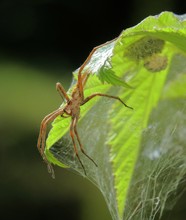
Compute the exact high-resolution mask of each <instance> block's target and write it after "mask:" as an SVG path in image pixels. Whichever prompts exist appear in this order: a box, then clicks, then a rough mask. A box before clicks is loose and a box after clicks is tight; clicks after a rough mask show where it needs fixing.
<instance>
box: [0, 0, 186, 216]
mask: <svg viewBox="0 0 186 220" xmlns="http://www.w3.org/2000/svg"><path fill="white" fill-rule="evenodd" d="M162 11H173V12H174V13H176V14H184V13H185V12H186V1H181V0H175V1H173V0H172V1H171V0H163V1H161V0H157V1H155V0H154V1H149V0H139V1H137V0H130V1H122V2H119V1H106V0H103V1H101V0H99V1H98V0H94V1H85V0H77V1H75V0H74V1H72V0H68V1H67V0H64V1H63V0H26V1H25V0H19V1H18V0H17V1H16V0H1V1H0V164H1V166H0V171H1V172H0V219H2V220H4V219H12V218H16V219H20V220H21V219H45V220H47V219H51V218H52V219H57V218H60V219H61V220H62V219H65V220H67V219H69V220H73V219H76V220H93V219H103V220H104V219H105V220H106V219H107V220H109V219H111V218H110V214H109V213H108V210H107V207H106V204H105V202H104V200H103V198H102V195H101V193H100V192H99V191H98V190H97V189H96V188H95V187H94V186H93V185H92V184H91V183H89V182H88V181H87V180H85V179H83V178H81V177H79V176H78V175H75V174H73V173H70V172H69V171H67V170H65V169H61V168H58V167H56V168H55V170H56V179H55V180H53V179H51V177H50V175H49V174H48V173H47V170H46V167H45V165H44V163H43V162H42V159H41V158H40V156H39V153H38V152H37V148H36V142H37V136H38V131H39V125H40V121H41V120H42V118H43V117H44V116H45V115H46V114H48V113H50V112H51V111H53V110H55V109H56V108H58V106H59V105H60V103H61V98H60V97H59V96H58V94H57V93H56V91H55V83H56V82H57V81H60V82H61V83H62V84H63V85H64V87H65V88H66V89H67V88H68V87H69V85H70V81H71V72H72V71H73V70H75V69H76V68H78V67H79V66H80V65H81V64H82V63H83V61H84V60H85V58H86V57H87V55H88V53H89V52H90V51H91V49H92V48H93V47H94V46H97V45H99V44H101V43H104V42H106V41H108V40H111V39H113V38H115V37H117V36H118V35H119V34H120V32H121V31H122V30H123V29H126V28H128V27H131V26H134V25H136V24H137V23H139V22H140V21H141V20H142V19H144V18H146V17H147V16H149V15H156V14H159V13H160V12H162ZM182 198H183V197H182ZM184 208H185V207H184V205H183V202H182V199H181V200H180V202H179V203H178V205H177V207H176V208H175V209H174V210H173V211H172V212H167V213H166V216H165V218H164V219H174V220H182V219H185V218H184V217H183V216H184V215H186V213H185V212H184Z"/></svg>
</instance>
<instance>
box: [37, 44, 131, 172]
mask: <svg viewBox="0 0 186 220" xmlns="http://www.w3.org/2000/svg"><path fill="white" fill-rule="evenodd" d="M108 43H110V42H107V43H105V44H108ZM105 44H102V45H100V46H97V47H95V48H93V50H92V51H91V52H90V54H89V56H88V57H87V59H86V60H85V62H84V63H83V65H82V66H81V67H80V68H79V71H78V80H77V84H76V85H75V87H74V89H73V91H72V95H71V98H70V97H69V96H68V95H67V93H66V91H65V89H64V88H63V86H62V85H61V84H60V83H59V82H58V83H56V89H57V91H58V92H59V94H60V95H61V96H62V97H64V98H65V100H66V104H65V106H64V107H60V108H58V109H57V110H56V111H53V112H52V113H50V114H49V115H47V116H46V117H45V118H44V119H43V120H42V122H41V127H40V132H39V137H38V143H37V147H38V150H39V152H40V154H41V156H42V158H43V160H44V161H45V162H46V163H47V165H48V169H49V172H51V173H52V174H53V176H54V171H53V168H52V165H51V164H50V163H49V161H48V160H47V158H46V156H45V154H44V151H45V141H46V131H47V125H48V124H49V123H50V122H52V121H53V120H54V119H55V118H56V117H57V116H59V115H60V116H62V117H71V118H72V121H71V125H70V136H71V138H72V142H73V146H74V151H75V154H76V157H77V159H78V160H79V162H80V164H81V166H82V168H83V170H84V173H85V175H86V171H85V168H84V165H83V163H82V162H81V159H80V157H79V154H78V149H77V146H76V141H75V137H76V140H77V142H78V144H79V146H80V149H81V152H82V153H83V154H84V155H85V156H86V157H88V158H89V159H90V160H91V161H92V162H93V163H94V164H95V166H97V164H96V162H95V161H94V160H93V159H92V158H91V157H90V156H88V155H87V154H86V152H85V151H84V149H83V146H82V144H81V141H80V138H79V135H78V132H77V123H78V119H79V115H80V106H82V105H84V104H86V103H87V102H88V101H89V100H91V99H92V98H94V97H96V96H104V97H108V98H112V99H117V100H119V101H120V102H121V103H122V104H123V105H124V106H125V107H128V108H131V107H129V106H128V105H126V104H125V103H124V102H123V101H122V100H121V99H120V98H119V97H117V96H112V95H107V94H102V93H94V94H92V95H90V96H88V97H86V98H84V91H83V89H84V87H85V84H86V81H87V79H88V77H89V72H88V71H86V72H85V73H83V74H82V71H83V69H84V67H85V65H86V64H87V63H88V62H89V60H90V59H91V56H92V54H93V53H94V52H95V51H96V50H97V49H98V48H100V47H102V46H104V45H105ZM131 109H132V108H131ZM64 114H65V115H64Z"/></svg>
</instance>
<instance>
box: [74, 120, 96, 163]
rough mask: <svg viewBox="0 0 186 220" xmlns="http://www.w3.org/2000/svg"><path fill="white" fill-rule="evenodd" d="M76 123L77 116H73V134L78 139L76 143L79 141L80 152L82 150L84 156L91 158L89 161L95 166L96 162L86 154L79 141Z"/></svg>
mask: <svg viewBox="0 0 186 220" xmlns="http://www.w3.org/2000/svg"><path fill="white" fill-rule="evenodd" d="M76 125H77V118H74V132H75V135H76V137H77V140H78V143H79V146H80V149H81V152H82V153H83V154H84V155H85V156H86V157H88V159H89V160H91V161H92V162H93V163H94V164H95V166H96V167H97V166H98V165H97V164H96V162H95V161H94V160H93V159H92V158H91V157H90V156H88V154H86V152H85V151H84V149H83V145H82V144H81V141H80V138H79V135H78V132H77V127H76Z"/></svg>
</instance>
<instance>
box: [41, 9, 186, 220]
mask: <svg viewBox="0 0 186 220" xmlns="http://www.w3.org/2000/svg"><path fill="white" fill-rule="evenodd" d="M185 52H186V21H185V16H177V15H174V14H173V13H170V12H164V13H162V14H160V15H158V16H150V17H148V18H146V19H145V20H144V21H142V22H141V23H139V24H138V25H137V26H135V27H132V28H129V29H127V30H124V31H123V32H122V33H121V35H120V36H119V37H118V39H117V40H115V41H112V42H110V43H107V44H105V45H103V47H100V48H99V49H98V50H96V52H95V53H94V54H93V56H92V58H91V60H90V61H89V63H88V64H87V65H86V67H85V68H86V69H88V70H89V71H91V73H93V74H91V75H90V77H89V79H88V81H87V84H86V87H85V97H87V96H89V95H90V94H93V93H95V92H101V93H106V94H110V95H115V96H119V97H120V98H121V99H122V100H123V101H124V102H125V103H127V105H129V106H131V107H133V109H134V110H131V109H129V108H126V107H124V106H123V105H122V104H121V103H120V102H118V101H117V100H116V101H115V100H113V99H108V98H106V97H101V98H95V99H92V100H91V101H89V102H88V103H87V104H85V105H83V106H82V107H81V118H80V120H79V123H78V133H79V136H80V139H81V142H82V144H83V147H84V149H85V151H86V153H87V154H88V155H89V156H90V157H91V158H93V159H94V160H95V161H96V163H97V164H98V167H96V166H95V165H94V164H93V163H92V161H90V160H89V159H88V158H87V157H85V155H83V154H82V153H81V151H80V150H79V156H80V158H81V160H82V163H83V164H84V166H85V169H86V173H87V176H85V175H84V172H83V170H82V167H81V166H80V164H79V161H78V160H77V158H76V157H75V156H74V150H73V145H72V140H71V138H70V136H69V125H70V118H68V119H64V118H62V117H58V118H56V120H54V122H53V127H52V129H51V131H50V133H49V136H48V139H47V146H46V149H45V154H46V156H47V158H48V160H49V161H50V162H51V163H54V164H57V165H59V166H62V167H64V166H66V167H69V169H72V170H74V171H76V172H78V173H80V174H81V175H82V176H84V177H85V178H87V179H89V180H90V181H92V182H93V183H94V184H95V185H96V186H97V187H98V188H99V189H100V191H101V192H102V194H103V196H104V198H105V201H106V203H107V205H108V208H109V211H110V213H111V216H112V219H114V220H121V219H125V220H126V219H127V220H129V219H130V220H131V219H132V220H133V219H136V220H144V219H155V217H156V218H157V219H158V218H160V217H161V215H162V213H163V211H164V209H165V208H166V207H167V206H170V205H171V206H173V205H174V204H175V202H176V199H177V197H178V196H175V195H176V190H178V188H179V187H181V186H182V182H183V178H184V175H186V161H185V156H186V139H185V137H186V77H185V76H186V54H185ZM77 72H78V71H76V72H75V73H74V76H75V78H77ZM99 79H100V80H101V81H106V82H108V83H111V84H112V85H119V86H125V87H114V86H112V85H111V84H102V83H101V81H100V80H99ZM123 82H124V83H123ZM125 82H127V85H128V84H129V85H130V86H131V87H132V88H133V89H130V88H128V87H127V85H126V84H125ZM122 83H123V84H122ZM73 85H74V84H73ZM72 89H73V86H72V87H71V88H70V90H69V93H71V91H72ZM183 188H184V186H183ZM169 200H170V201H171V203H170V202H169Z"/></svg>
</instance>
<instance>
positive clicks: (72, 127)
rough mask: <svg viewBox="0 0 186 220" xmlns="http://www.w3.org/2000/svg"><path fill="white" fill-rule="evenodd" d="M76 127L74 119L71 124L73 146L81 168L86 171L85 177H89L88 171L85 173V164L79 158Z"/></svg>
mask: <svg viewBox="0 0 186 220" xmlns="http://www.w3.org/2000/svg"><path fill="white" fill-rule="evenodd" d="M74 126H75V118H72V122H71V125H70V136H71V138H72V142H73V146H74V151H75V154H76V157H77V158H78V160H79V162H80V164H81V166H82V168H83V171H84V173H85V175H87V174H86V171H85V167H84V165H83V163H82V161H81V159H80V157H79V154H78V150H77V146H76V142H75V139H74Z"/></svg>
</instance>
